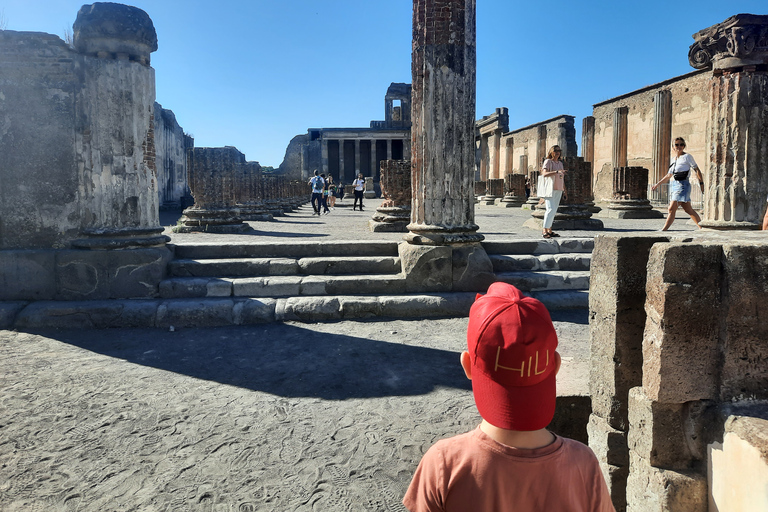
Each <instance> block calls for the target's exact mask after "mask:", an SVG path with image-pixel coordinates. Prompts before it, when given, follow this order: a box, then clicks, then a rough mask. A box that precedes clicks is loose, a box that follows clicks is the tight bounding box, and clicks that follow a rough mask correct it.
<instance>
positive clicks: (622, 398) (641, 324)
mask: <svg viewBox="0 0 768 512" xmlns="http://www.w3.org/2000/svg"><path fill="white" fill-rule="evenodd" d="M668 240H669V239H668V238H667V237H662V236H656V235H653V236H646V237H642V236H637V237H631V236H613V235H600V236H598V237H597V238H596V239H595V249H594V251H593V252H592V261H591V263H590V267H591V272H590V293H589V310H590V322H589V323H590V350H591V354H592V357H591V358H590V365H591V367H590V394H591V395H592V410H593V413H594V414H596V415H597V416H600V417H601V418H604V419H606V420H607V421H608V423H609V425H610V426H611V427H612V428H615V429H617V430H620V431H623V432H626V431H627V429H628V428H629V425H628V423H627V398H628V394H629V390H630V388H632V387H635V386H639V385H641V384H642V366H643V351H642V350H643V348H642V347H643V332H644V329H645V324H646V315H645V309H644V306H645V299H646V273H647V270H646V268H647V264H648V259H649V255H650V251H651V247H652V246H653V245H654V244H656V243H659V242H667V241H668Z"/></svg>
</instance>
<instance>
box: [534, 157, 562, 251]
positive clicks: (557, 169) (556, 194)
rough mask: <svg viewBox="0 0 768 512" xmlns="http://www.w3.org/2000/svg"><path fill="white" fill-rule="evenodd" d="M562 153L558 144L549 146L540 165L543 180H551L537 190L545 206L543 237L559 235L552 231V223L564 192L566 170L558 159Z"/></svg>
mask: <svg viewBox="0 0 768 512" xmlns="http://www.w3.org/2000/svg"><path fill="white" fill-rule="evenodd" d="M562 153H563V151H562V150H561V149H560V147H559V146H552V147H551V148H549V151H548V152H547V158H546V160H544V163H543V164H542V166H541V171H540V174H541V176H542V177H543V178H544V179H545V180H551V183H546V182H545V183H546V185H547V187H541V188H543V190H537V193H538V195H539V197H542V198H543V199H544V204H545V205H546V207H547V209H546V210H545V212H544V223H543V225H542V236H543V237H544V238H552V237H556V236H560V235H558V234H557V233H555V232H554V231H552V224H553V223H554V222H555V215H556V214H557V208H558V207H559V206H560V199H561V198H562V197H563V195H565V194H566V190H565V179H564V176H565V173H566V172H568V171H567V170H566V169H564V168H563V162H562V161H560V155H562ZM542 181H543V180H542ZM550 185H551V186H550Z"/></svg>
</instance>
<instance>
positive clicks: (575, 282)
mask: <svg viewBox="0 0 768 512" xmlns="http://www.w3.org/2000/svg"><path fill="white" fill-rule="evenodd" d="M496 280H497V281H503V282H505V283H509V284H511V285H514V286H516V287H517V288H519V289H520V290H521V291H523V292H538V291H545V290H547V291H551V290H587V291H588V290H589V272H587V271H583V270H575V271H563V270H547V271H538V272H530V271H521V272H497V273H496Z"/></svg>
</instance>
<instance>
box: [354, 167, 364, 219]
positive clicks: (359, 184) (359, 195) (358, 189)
mask: <svg viewBox="0 0 768 512" xmlns="http://www.w3.org/2000/svg"><path fill="white" fill-rule="evenodd" d="M352 186H353V187H355V204H353V205H352V210H353V211H354V209H355V208H357V201H358V199H359V200H360V211H363V190H364V189H365V179H363V173H359V174H358V175H357V179H356V180H355V181H353V182H352Z"/></svg>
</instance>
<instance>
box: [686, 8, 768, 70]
mask: <svg viewBox="0 0 768 512" xmlns="http://www.w3.org/2000/svg"><path fill="white" fill-rule="evenodd" d="M693 39H694V40H695V41H696V42H695V43H693V44H692V45H691V47H690V50H689V51H688V62H689V63H690V64H691V66H693V67H694V68H696V69H707V68H712V69H733V68H738V67H743V66H759V65H761V64H768V16H766V15H755V14H737V15H735V16H731V17H730V18H728V19H727V20H725V21H723V22H722V23H718V24H717V25H712V26H711V27H709V28H705V29H704V30H700V31H698V32H696V33H695V34H693Z"/></svg>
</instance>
